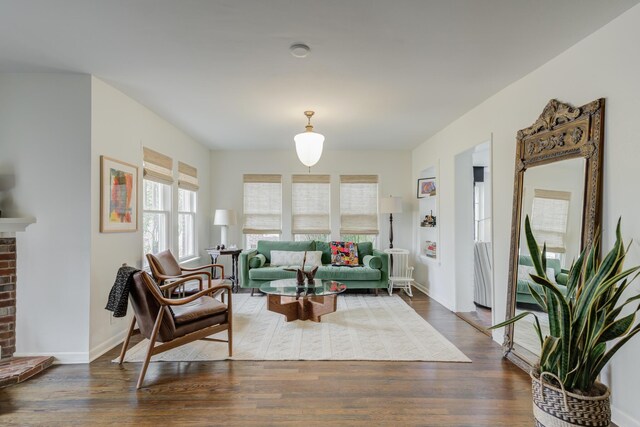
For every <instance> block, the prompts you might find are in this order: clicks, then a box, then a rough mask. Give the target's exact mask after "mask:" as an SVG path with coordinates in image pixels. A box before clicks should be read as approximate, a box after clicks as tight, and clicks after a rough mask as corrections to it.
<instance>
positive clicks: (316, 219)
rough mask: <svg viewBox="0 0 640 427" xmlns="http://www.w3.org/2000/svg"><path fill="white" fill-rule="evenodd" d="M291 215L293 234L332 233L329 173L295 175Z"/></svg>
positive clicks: (292, 188)
mask: <svg viewBox="0 0 640 427" xmlns="http://www.w3.org/2000/svg"><path fill="white" fill-rule="evenodd" d="M291 216H292V223H293V226H292V232H293V234H331V177H330V176H329V175H293V177H292V184H291Z"/></svg>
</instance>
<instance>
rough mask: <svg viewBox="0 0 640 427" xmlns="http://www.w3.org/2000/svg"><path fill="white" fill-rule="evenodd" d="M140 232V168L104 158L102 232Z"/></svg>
mask: <svg viewBox="0 0 640 427" xmlns="http://www.w3.org/2000/svg"><path fill="white" fill-rule="evenodd" d="M137 230H138V167H137V166H134V165H131V164H129V163H125V162H121V161H119V160H116V159H112V158H110V157H106V156H100V232H101V233H118V232H131V231H137Z"/></svg>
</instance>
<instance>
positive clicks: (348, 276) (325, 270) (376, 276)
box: [316, 265, 382, 282]
mask: <svg viewBox="0 0 640 427" xmlns="http://www.w3.org/2000/svg"><path fill="white" fill-rule="evenodd" d="M381 275H382V273H381V272H380V270H376V269H373V268H368V267H342V266H334V265H323V266H322V267H320V268H319V269H318V272H317V273H316V279H323V280H336V281H338V282H339V281H341V280H349V281H356V280H380V277H381Z"/></svg>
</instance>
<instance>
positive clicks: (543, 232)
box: [531, 188, 571, 253]
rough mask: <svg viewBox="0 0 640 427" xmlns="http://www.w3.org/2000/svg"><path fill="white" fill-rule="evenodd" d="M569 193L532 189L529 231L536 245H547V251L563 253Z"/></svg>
mask: <svg viewBox="0 0 640 427" xmlns="http://www.w3.org/2000/svg"><path fill="white" fill-rule="evenodd" d="M570 200H571V193H570V192H567V191H555V190H541V189H537V188H536V189H534V195H533V206H532V208H531V229H532V231H533V235H534V236H535V238H536V240H537V241H538V243H540V244H543V243H546V244H547V251H548V252H554V253H564V252H565V250H566V244H565V240H566V235H567V223H568V220H569V202H570Z"/></svg>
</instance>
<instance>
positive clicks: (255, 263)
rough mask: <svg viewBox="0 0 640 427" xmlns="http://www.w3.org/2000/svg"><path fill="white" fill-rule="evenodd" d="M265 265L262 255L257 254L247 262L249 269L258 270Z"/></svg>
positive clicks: (265, 259) (265, 261) (265, 260)
mask: <svg viewBox="0 0 640 427" xmlns="http://www.w3.org/2000/svg"><path fill="white" fill-rule="evenodd" d="M266 263H267V258H266V257H265V256H264V255H262V254H258V255H256V256H254V257H252V258H251V259H250V260H249V268H260V267H262V266H263V265H265V264H266Z"/></svg>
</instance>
